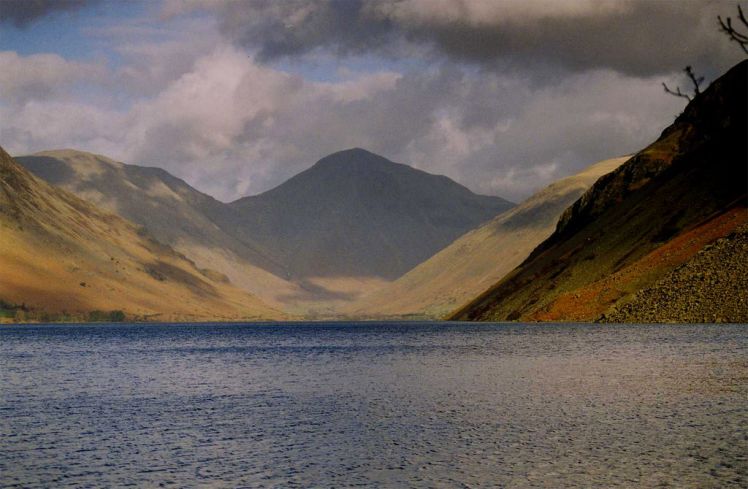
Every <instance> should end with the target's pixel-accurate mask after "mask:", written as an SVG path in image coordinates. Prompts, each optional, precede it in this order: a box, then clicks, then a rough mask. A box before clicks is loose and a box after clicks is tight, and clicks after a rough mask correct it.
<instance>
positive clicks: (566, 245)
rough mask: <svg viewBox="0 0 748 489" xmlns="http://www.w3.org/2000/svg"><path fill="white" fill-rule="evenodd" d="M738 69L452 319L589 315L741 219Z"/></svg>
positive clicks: (747, 82) (630, 296) (626, 296)
mask: <svg viewBox="0 0 748 489" xmlns="http://www.w3.org/2000/svg"><path fill="white" fill-rule="evenodd" d="M747 71H748V61H743V62H741V63H739V64H738V65H736V66H735V67H733V68H732V69H731V70H730V71H728V72H727V73H726V74H725V75H723V76H722V77H721V78H719V79H718V80H716V81H715V82H714V83H712V85H711V86H710V87H709V88H708V89H707V90H706V91H704V92H703V93H702V94H700V95H698V96H697V97H695V99H694V100H693V101H692V102H691V103H689V105H688V106H687V107H686V109H685V111H684V112H683V114H681V115H680V116H679V117H678V118H677V119H676V121H675V122H674V123H673V124H672V125H671V126H670V127H668V128H667V129H666V130H665V131H664V132H663V133H662V135H661V136H660V138H659V139H658V140H657V141H656V142H655V143H653V144H652V145H650V146H649V147H647V148H645V149H644V150H642V151H641V152H639V153H638V154H636V155H635V156H634V157H632V158H631V159H630V160H629V161H628V162H626V163H625V164H623V165H622V166H621V167H620V168H619V169H617V170H616V171H614V172H612V173H610V174H608V175H606V176H604V177H603V178H601V179H600V180H599V181H598V182H597V183H596V184H595V185H593V186H592V188H590V190H588V191H587V192H586V193H585V194H584V195H583V196H582V197H581V198H580V199H579V200H577V201H576V202H575V203H574V204H573V205H572V206H571V207H570V208H569V209H567V210H566V212H565V213H564V214H563V215H562V217H561V219H560V221H559V223H558V226H557V229H556V231H555V232H554V233H553V235H551V237H550V238H548V239H547V240H546V241H544V242H543V243H542V244H541V245H540V246H538V248H536V249H535V251H533V253H532V254H531V255H530V256H529V257H528V259H527V260H526V261H525V262H524V263H522V264H521V265H520V266H519V267H517V268H516V269H515V270H514V271H512V272H511V273H510V274H509V275H507V276H506V277H505V278H504V279H502V280H501V281H500V282H499V283H497V284H496V285H494V286H493V287H492V288H490V289H489V290H488V291H486V292H485V293H483V295H481V296H480V297H478V298H477V299H475V300H474V301H473V302H471V303H470V304H468V305H467V306H466V307H464V308H462V309H461V310H459V311H457V312H455V313H454V314H453V315H452V316H451V317H452V319H459V320H484V321H485V320H493V321H501V320H521V321H591V320H596V319H599V318H601V317H602V316H603V315H604V314H606V313H612V312H614V311H615V310H617V308H623V307H624V306H625V304H626V303H628V302H631V301H633V300H634V297H635V294H636V292H637V291H639V290H642V289H646V288H649V287H652V286H654V285H655V284H656V283H658V281H660V280H662V279H664V278H665V277H666V276H668V274H670V273H671V272H672V271H673V270H674V269H676V268H677V267H679V266H682V265H683V264H684V263H686V262H688V261H689V260H691V259H692V258H693V257H694V256H695V255H696V254H697V253H698V252H699V250H701V249H703V248H704V247H705V246H707V245H709V244H710V243H712V242H714V241H716V240H718V239H719V238H721V237H724V236H727V235H729V234H730V233H732V232H733V231H735V230H736V229H737V228H738V227H739V226H741V225H743V224H745V223H746V222H748V211H747V210H746V190H747V188H748V156H747V155H746V134H748V127H747V124H746V107H748V104H747V101H746V92H747V90H746V87H747V86H748V76H747ZM746 292H747V291H744V290H743V291H740V290H738V291H735V292H734V293H736V294H745V293H746ZM697 299H698V298H697ZM717 299H718V298H715V299H714V300H717ZM744 304H745V303H744ZM641 319H642V318H641V317H637V316H635V315H633V314H632V315H629V316H627V317H626V320H627V321H638V320H641ZM648 320H657V321H670V320H676V319H674V318H673V317H671V316H668V315H667V314H665V313H663V314H662V315H661V316H656V317H649V319H648ZM677 320H681V321H698V320H704V318H702V317H697V316H688V315H687V314H686V315H683V316H680V317H679V318H677Z"/></svg>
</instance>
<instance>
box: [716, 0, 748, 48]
mask: <svg viewBox="0 0 748 489" xmlns="http://www.w3.org/2000/svg"><path fill="white" fill-rule="evenodd" d="M717 20H718V21H719V26H720V30H721V31H722V32H724V33H725V34H727V36H728V37H729V38H730V40H731V41H734V42H736V43H738V45H739V46H740V48H741V49H742V50H743V51H744V52H745V53H746V54H748V19H746V17H745V14H744V13H743V9H742V8H741V7H740V4H738V20H739V21H740V22H741V23H742V24H743V29H745V32H740V31H738V30H737V29H736V28H735V27H733V25H732V18H731V17H727V18H726V19H724V20H723V19H722V16H719V15H718V16H717Z"/></svg>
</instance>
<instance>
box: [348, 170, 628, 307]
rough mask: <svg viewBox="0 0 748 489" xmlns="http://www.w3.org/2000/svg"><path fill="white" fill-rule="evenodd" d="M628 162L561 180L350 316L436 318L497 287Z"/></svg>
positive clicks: (366, 301)
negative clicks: (584, 195)
mask: <svg viewBox="0 0 748 489" xmlns="http://www.w3.org/2000/svg"><path fill="white" fill-rule="evenodd" d="M627 159H628V157H623V158H614V159H610V160H606V161H601V162H599V163H596V164H594V165H592V166H590V167H589V168H587V169H585V170H584V171H582V172H581V173H578V174H576V175H573V176H570V177H567V178H563V179H561V180H559V181H557V182H555V183H553V184H551V185H550V186H548V187H546V188H545V189H543V190H541V191H540V192H538V193H536V194H534V195H533V196H531V197H530V198H528V199H527V200H525V201H524V202H522V203H521V204H519V205H517V206H516V207H514V208H512V209H510V210H508V211H506V212H504V213H502V214H500V215H498V216H496V217H495V218H493V219H492V220H491V221H489V222H487V223H485V224H483V225H482V226H480V227H479V228H477V229H474V230H472V231H469V232H468V233H466V234H465V235H463V236H461V237H460V238H458V239H457V240H455V241H454V242H453V243H452V244H450V245H449V246H447V247H446V248H444V249H443V250H441V251H440V252H438V253H437V254H436V255H434V256H432V257H431V258H429V259H428V260H426V261H425V262H423V263H421V264H420V265H418V266H416V267H415V268H414V269H412V270H411V271H409V272H408V273H406V274H405V275H403V276H402V277H400V278H398V279H397V280H395V281H394V282H392V283H391V284H389V285H387V286H385V287H383V288H382V289H379V290H377V291H375V292H373V293H372V294H369V295H368V296H365V297H364V298H362V299H361V301H358V302H357V303H355V305H354V307H352V308H351V309H350V310H349V311H346V312H348V313H349V314H351V315H353V316H368V317H398V316H400V317H402V316H415V317H427V318H440V317H443V316H445V315H446V314H448V313H450V312H452V311H454V310H455V309H456V308H457V307H459V306H461V305H463V304H465V303H467V302H468V301H469V300H471V299H472V298H474V297H475V296H476V295H478V294H480V293H481V292H482V291H484V290H486V289H487V288H488V287H490V286H491V285H493V284H494V283H496V281H497V280H499V279H501V278H502V277H503V276H504V275H506V274H507V273H508V272H510V271H511V270H512V269H513V268H515V267H516V266H517V265H519V264H520V263H521V262H522V261H523V260H524V259H525V258H527V256H528V255H529V254H530V252H532V250H533V249H534V248H535V247H536V246H537V245H538V244H540V243H541V242H542V241H543V240H544V239H546V238H547V237H548V236H550V235H551V234H552V233H553V231H554V229H555V227H556V222H558V218H559V216H560V215H561V213H562V212H563V211H564V210H565V209H566V208H567V207H569V206H570V205H571V204H572V203H573V202H574V201H575V200H577V199H578V198H579V197H580V196H581V195H582V193H583V192H584V191H585V190H587V189H588V188H589V187H590V186H591V185H592V184H593V183H594V182H595V181H596V180H597V179H598V178H599V177H601V176H602V175H604V174H606V173H609V172H611V171H612V170H614V169H615V168H617V167H618V166H620V165H621V164H622V163H623V162H624V161H626V160H627Z"/></svg>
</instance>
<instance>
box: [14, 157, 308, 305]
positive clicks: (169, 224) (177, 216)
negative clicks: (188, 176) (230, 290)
mask: <svg viewBox="0 0 748 489" xmlns="http://www.w3.org/2000/svg"><path fill="white" fill-rule="evenodd" d="M16 160H17V161H18V162H19V163H20V164H21V165H23V166H24V167H25V168H26V169H27V170H29V171H31V172H32V173H33V174H34V175H36V176H38V177H40V178H42V179H44V180H45V181H47V182H49V183H51V184H53V185H55V186H58V187H61V188H63V189H65V190H68V191H70V192H72V193H74V194H75V195H77V196H78V197H81V198H83V199H85V200H87V201H89V202H92V203H93V204H95V205H96V206H97V207H100V208H101V209H104V210H106V211H109V212H111V213H114V214H117V215H120V216H122V217H124V218H125V219H128V220H130V221H132V222H134V223H136V224H139V225H141V226H143V227H144V228H145V230H146V231H147V232H148V233H149V234H150V235H152V236H154V237H155V238H156V239H157V240H158V241H160V242H162V243H166V244H168V245H170V246H172V247H173V248H174V249H176V250H177V251H179V252H180V253H182V254H184V255H185V256H187V257H188V258H189V259H190V260H192V261H194V262H195V263H196V264H197V265H198V266H199V267H203V268H212V269H215V270H217V271H219V272H221V273H223V274H224V275H226V276H227V277H229V280H230V281H231V282H232V283H233V284H234V285H237V286H238V287H241V288H243V289H244V290H247V291H248V292H250V293H252V294H254V295H257V296H260V297H262V299H263V301H265V302H267V303H269V304H271V305H273V306H274V307H276V308H280V307H286V306H288V304H287V303H286V302H284V301H283V297H287V296H288V297H290V296H299V295H302V294H303V290H301V289H300V288H299V287H298V286H297V285H295V284H291V283H289V282H287V281H285V280H283V279H282V278H280V277H279V276H278V275H276V274H280V275H283V274H284V271H283V270H284V269H283V267H282V266H281V265H279V264H277V263H274V262H273V261H272V260H271V259H269V258H268V257H267V255H266V254H265V253H263V252H262V251H261V250H260V249H259V246H257V245H256V244H254V243H252V242H251V241H249V240H245V241H240V240H238V239H236V238H235V237H234V236H232V235H231V233H230V230H229V231H228V232H227V231H226V230H224V229H221V228H219V227H218V226H217V225H216V224H215V223H214V222H213V221H212V220H211V219H210V218H209V217H208V214H213V213H219V212H231V210H230V208H229V207H228V206H227V205H226V204H223V203H222V202H219V201H217V200H215V199H213V198H212V197H210V196H208V195H205V194H203V193H202V192H199V191H197V190H195V189H194V188H192V187H191V186H190V185H188V184H187V183H186V182H184V181H183V180H180V179H179V178H176V177H175V176H173V175H171V174H170V173H168V172H166V171H164V170H162V169H160V168H150V167H144V166H137V165H126V164H123V163H120V162H116V161H114V160H111V159H109V158H107V157H105V156H101V155H96V154H92V153H86V152H84V151H76V150H70V149H65V150H53V151H43V152H40V153H36V154H34V155H30V156H20V157H17V158H16ZM271 271H272V272H275V274H274V273H271Z"/></svg>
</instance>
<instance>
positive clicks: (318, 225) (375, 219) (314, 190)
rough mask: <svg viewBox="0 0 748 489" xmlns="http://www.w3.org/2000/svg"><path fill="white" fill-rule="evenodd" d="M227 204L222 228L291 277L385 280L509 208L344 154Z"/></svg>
mask: <svg viewBox="0 0 748 489" xmlns="http://www.w3.org/2000/svg"><path fill="white" fill-rule="evenodd" d="M231 206H232V208H233V209H235V210H236V211H237V213H238V214H239V216H240V217H239V219H238V220H236V221H232V222H226V221H225V220H221V219H220V217H219V220H221V222H222V223H223V224H222V226H223V227H227V226H232V227H235V228H236V229H238V230H240V232H241V233H242V234H241V236H242V237H244V236H247V237H251V238H253V239H254V240H255V241H256V242H258V243H259V244H260V246H261V247H262V248H263V249H266V250H268V249H272V250H273V254H274V257H275V259H276V260H277V261H278V262H280V263H283V264H285V265H286V267H287V270H288V273H289V276H291V277H320V276H321V277H381V278H385V279H393V278H396V277H399V276H400V275H402V274H403V273H405V272H407V271H408V270H410V269H411V268H413V267H414V266H415V265H417V264H419V263H420V262H422V261H423V260H425V259H427V258H429V257H430V256H431V255H433V254H434V253H436V252H437V251H439V250H440V249H441V248H443V247H444V246H446V245H448V244H449V243H450V242H451V241H452V240H454V239H455V238H457V237H458V236H460V235H461V234H463V233H465V232H466V231H468V230H470V229H472V228H474V227H476V226H478V225H479V224H481V223H482V222H485V221H486V220H488V219H490V218H492V217H494V216H495V215H497V214H499V213H501V212H503V211H505V210H507V209H508V208H510V207H511V206H512V204H511V203H509V202H507V201H506V200H503V199H501V198H499V197H489V196H482V195H476V194H474V193H472V192H471V191H469V190H468V189H466V188H465V187H463V186H461V185H459V184H457V183H455V182H454V181H452V180H450V179H449V178H447V177H444V176H437V175H431V174H429V173H425V172H422V171H419V170H416V169H413V168H411V167H408V166H406V165H402V164H398V163H393V162H391V161H389V160H387V159H385V158H382V157H381V156H378V155H375V154H373V153H370V152H368V151H365V150H362V149H351V150H346V151H341V152H338V153H334V154H332V155H330V156H327V157H325V158H323V159H322V160H320V161H318V162H317V163H316V164H315V165H314V166H312V167H311V168H309V169H308V170H306V171H304V172H302V173H300V174H298V175H296V176H295V177H293V178H291V179H290V180H288V181H287V182H285V183H283V184H282V185H280V186H278V187H276V188H274V189H272V190H270V191H268V192H265V193H263V194H261V195H257V196H253V197H246V198H243V199H240V200H238V201H236V202H233V203H232V204H231Z"/></svg>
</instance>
